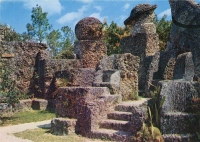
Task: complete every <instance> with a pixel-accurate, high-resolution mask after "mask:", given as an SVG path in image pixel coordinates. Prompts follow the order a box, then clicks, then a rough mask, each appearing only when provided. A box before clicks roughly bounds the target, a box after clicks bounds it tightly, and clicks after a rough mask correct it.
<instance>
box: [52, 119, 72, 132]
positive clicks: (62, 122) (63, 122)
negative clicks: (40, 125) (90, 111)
mask: <svg viewBox="0 0 200 142" xmlns="http://www.w3.org/2000/svg"><path fill="white" fill-rule="evenodd" d="M75 125H76V119H68V118H54V119H53V120H51V133H52V134H54V135H60V136H65V135H69V134H73V133H75Z"/></svg>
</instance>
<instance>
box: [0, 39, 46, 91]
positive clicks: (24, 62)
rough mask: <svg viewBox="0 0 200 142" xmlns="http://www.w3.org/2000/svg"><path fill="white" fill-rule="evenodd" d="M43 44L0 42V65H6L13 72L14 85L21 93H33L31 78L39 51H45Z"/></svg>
mask: <svg viewBox="0 0 200 142" xmlns="http://www.w3.org/2000/svg"><path fill="white" fill-rule="evenodd" d="M46 48H47V46H46V45H45V44H39V43H30V42H26V43H22V42H0V54H1V55H0V64H1V65H2V64H3V63H7V64H8V65H9V66H10V67H11V71H13V72H14V79H15V81H16V85H17V87H18V88H19V90H20V91H21V92H25V93H26V92H29V93H30V94H32V93H33V90H31V88H32V87H33V84H32V83H31V82H32V78H33V75H34V71H35V70H34V68H35V64H36V60H35V58H36V56H37V54H38V52H39V51H42V50H44V49H46Z"/></svg>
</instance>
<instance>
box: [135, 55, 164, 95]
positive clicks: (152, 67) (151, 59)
mask: <svg viewBox="0 0 200 142" xmlns="http://www.w3.org/2000/svg"><path fill="white" fill-rule="evenodd" d="M159 59H160V53H159V52H158V53H156V54H155V55H154V56H148V57H146V58H144V59H143V60H142V61H141V62H140V68H139V70H138V80H139V82H138V88H139V91H140V93H141V94H142V93H145V95H146V96H149V95H150V94H149V93H150V89H151V84H152V81H153V79H154V73H155V72H157V71H158V65H159Z"/></svg>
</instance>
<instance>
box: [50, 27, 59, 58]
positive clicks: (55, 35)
mask: <svg viewBox="0 0 200 142" xmlns="http://www.w3.org/2000/svg"><path fill="white" fill-rule="evenodd" d="M61 37H62V35H61V33H60V31H59V30H53V31H51V32H50V33H49V35H47V44H48V46H49V48H50V50H51V53H52V57H55V56H57V55H58V53H59V51H60V47H61V41H60V38H61Z"/></svg>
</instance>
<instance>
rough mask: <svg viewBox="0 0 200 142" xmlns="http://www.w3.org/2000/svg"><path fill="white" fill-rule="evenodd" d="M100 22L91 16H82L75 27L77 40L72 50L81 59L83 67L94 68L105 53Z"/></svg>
mask: <svg viewBox="0 0 200 142" xmlns="http://www.w3.org/2000/svg"><path fill="white" fill-rule="evenodd" d="M102 28H103V25H102V23H101V22H100V21H99V20H98V19H96V18H92V17H88V18H84V19H82V20H81V21H79V22H78V23H77V25H76V27H75V33H76V36H77V38H78V41H76V42H75V45H74V52H75V54H76V56H77V58H78V59H82V63H83V67H84V68H96V67H97V66H98V64H99V62H100V60H101V59H102V58H103V57H104V56H106V55H107V48H106V44H105V43H104V42H103V40H102V36H103V34H102Z"/></svg>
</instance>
